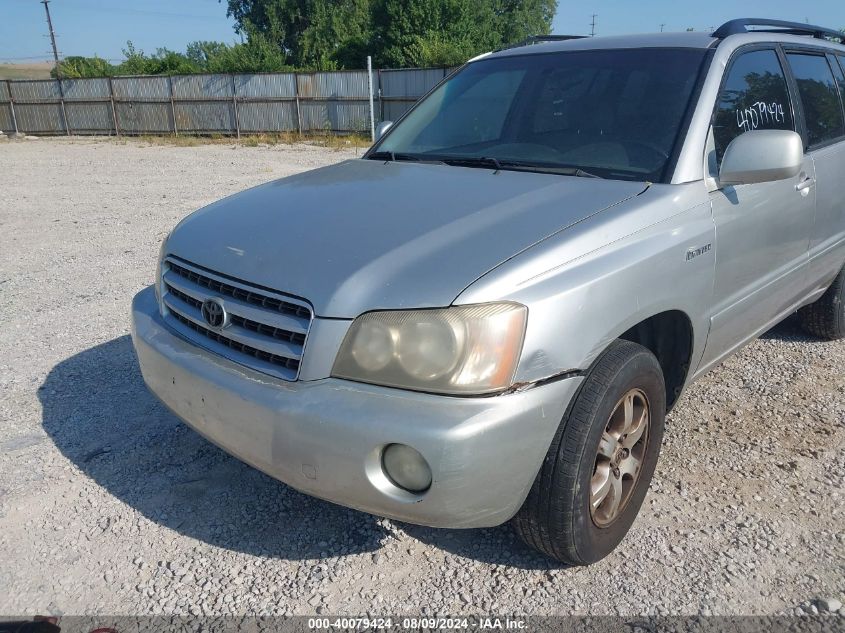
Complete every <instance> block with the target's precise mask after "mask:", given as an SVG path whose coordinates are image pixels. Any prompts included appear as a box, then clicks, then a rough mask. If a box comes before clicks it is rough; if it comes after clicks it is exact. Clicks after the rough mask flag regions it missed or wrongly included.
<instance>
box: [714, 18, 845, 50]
mask: <svg viewBox="0 0 845 633" xmlns="http://www.w3.org/2000/svg"><path fill="white" fill-rule="evenodd" d="M748 27H762V28H748ZM758 32H763V33H786V34H788V35H810V36H812V37H814V38H816V39H820V40H836V41H839V43H840V44H845V33H842V32H840V31H836V30H834V29H828V28H825V27H823V26H814V25H812V24H803V23H802V22H785V21H783V20H766V19H765V18H763V19H760V18H742V19H740V20H731V21H730V22H725V23H724V24H723V25H722V26H720V27H719V28H718V29H716V30H715V31H714V32H713V37H716V38H719V39H723V38H725V37H727V36H728V35H736V34H737V33H758Z"/></svg>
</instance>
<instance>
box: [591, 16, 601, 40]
mask: <svg viewBox="0 0 845 633" xmlns="http://www.w3.org/2000/svg"><path fill="white" fill-rule="evenodd" d="M597 17H599V16H598V14H597V13H593V21H592V22H590V37H595V36H596V18H597Z"/></svg>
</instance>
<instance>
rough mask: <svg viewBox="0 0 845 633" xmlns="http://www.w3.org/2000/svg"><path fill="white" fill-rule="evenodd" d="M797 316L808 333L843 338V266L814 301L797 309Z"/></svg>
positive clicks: (844, 269)
mask: <svg viewBox="0 0 845 633" xmlns="http://www.w3.org/2000/svg"><path fill="white" fill-rule="evenodd" d="M798 318H799V319H800V321H801V327H802V328H803V329H804V331H805V332H807V333H808V334H812V335H813V336H817V337H819V338H822V339H826V340H828V341H835V340H838V339H841V338H845V268H843V269H842V270H841V271H839V274H838V275H837V276H836V279H834V280H833V283H832V284H830V288H828V289H827V292H825V293H824V294H823V295H822V296H821V297H820V298H819V299H817V300H816V302H815V303H811V304H810V305H808V306H804V307H803V308H801V309H800V310H799V311H798Z"/></svg>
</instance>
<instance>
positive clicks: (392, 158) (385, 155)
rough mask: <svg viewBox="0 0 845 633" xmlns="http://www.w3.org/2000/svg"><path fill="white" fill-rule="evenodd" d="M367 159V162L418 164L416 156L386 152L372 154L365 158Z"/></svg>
mask: <svg viewBox="0 0 845 633" xmlns="http://www.w3.org/2000/svg"><path fill="white" fill-rule="evenodd" d="M367 158H368V159H369V160H384V161H387V162H389V163H394V162H397V161H413V162H418V161H419V160H420V158H419V156H416V155H414V154H403V153H397V152H387V151H381V152H373V153H372V154H370V155H369V156H367Z"/></svg>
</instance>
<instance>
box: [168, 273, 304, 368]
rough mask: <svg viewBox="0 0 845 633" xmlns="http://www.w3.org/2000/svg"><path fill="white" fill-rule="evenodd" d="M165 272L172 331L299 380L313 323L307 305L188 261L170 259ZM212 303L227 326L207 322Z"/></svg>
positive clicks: (242, 360) (213, 349) (229, 355)
mask: <svg viewBox="0 0 845 633" xmlns="http://www.w3.org/2000/svg"><path fill="white" fill-rule="evenodd" d="M162 268H163V274H162V286H163V288H162V289H163V293H162V300H163V302H164V305H165V307H166V315H165V319H166V320H167V321H168V322H169V324H170V325H171V327H173V328H174V329H176V330H177V331H179V332H180V333H181V334H182V335H183V336H185V337H186V338H189V339H190V340H193V341H194V342H196V343H197V344H198V345H202V346H203V347H206V348H209V349H211V350H212V351H214V352H217V353H219V354H220V355H221V356H225V357H227V358H229V359H231V360H234V361H236V362H238V363H241V364H242V365H246V366H247V367H251V368H253V369H256V370H258V371H262V372H264V373H267V374H271V375H274V376H277V377H279V378H283V379H284V380H296V378H297V377H298V375H299V367H300V363H301V361H302V353H303V350H304V348H305V340H306V338H307V336H308V330H309V328H310V326H311V319H312V318H313V313H312V311H311V308H310V306H308V304H306V303H305V302H300V301H299V300H298V299H294V298H289V297H285V296H281V295H280V293H275V292H273V291H270V290H266V289H263V288H256V287H254V286H251V285H250V284H247V283H243V282H240V281H235V280H232V279H229V278H227V277H224V276H222V275H219V274H216V273H212V272H209V271H206V270H204V269H201V268H199V267H197V266H194V265H192V264H188V263H187V262H184V261H183V260H174V259H173V258H168V259H167V260H166V261H165V263H164V266H163V267H162ZM208 299H216V300H217V301H218V302H219V303H221V304H222V305H223V307H224V308H225V310H226V312H227V314H228V317H229V318H228V325H226V327H224V328H214V327H212V326H211V325H209V323H207V322H206V320H205V318H204V317H203V313H202V306H203V303H204V302H205V301H206V300H208Z"/></svg>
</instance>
